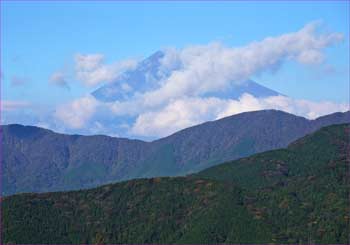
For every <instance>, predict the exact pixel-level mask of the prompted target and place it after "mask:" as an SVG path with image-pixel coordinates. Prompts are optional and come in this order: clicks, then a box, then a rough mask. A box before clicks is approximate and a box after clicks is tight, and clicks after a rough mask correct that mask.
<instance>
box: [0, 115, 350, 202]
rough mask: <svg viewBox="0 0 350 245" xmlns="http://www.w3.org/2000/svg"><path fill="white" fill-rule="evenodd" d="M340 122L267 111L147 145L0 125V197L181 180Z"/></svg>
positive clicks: (348, 118)
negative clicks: (129, 182) (130, 182)
mask: <svg viewBox="0 0 350 245" xmlns="http://www.w3.org/2000/svg"><path fill="white" fill-rule="evenodd" d="M343 122H350V112H346V113H338V114H333V115H330V116H328V117H324V118H321V119H320V120H317V119H316V120H312V121H310V120H307V119H305V118H302V117H297V116H294V115H292V114H288V113H284V112H280V111H275V110H267V111H256V112H247V113H241V114H239V115H234V116H231V117H227V118H224V119H220V120H218V121H213V122H207V123H204V124H201V125H198V126H194V127H191V128H189V129H185V130H182V131H179V132H178V133H175V134H173V135H171V136H168V137H165V138H162V139H159V140H156V141H152V142H145V141H140V140H129V139H126V138H113V137H108V136H80V135H64V134H57V133H52V131H49V130H46V129H45V130H41V129H40V128H37V127H31V126H29V127H27V128H26V127H22V128H20V129H21V130H27V131H28V130H29V131H30V129H34V131H33V132H27V131H26V133H25V136H23V132H21V130H19V132H17V130H18V127H20V126H18V125H17V126H15V127H13V126H1V130H2V133H3V152H4V155H3V175H4V176H3V194H4V195H9V194H13V193H18V192H28V191H29V192H46V191H55V190H74V189H81V188H91V187H94V186H98V185H102V184H105V183H109V182H115V181H122V180H128V179H133V178H142V177H156V176H179V175H186V174H189V173H194V172H197V171H200V170H202V169H205V168H208V167H211V166H214V165H216V164H218V163H221V162H224V161H228V160H234V159H237V158H241V157H245V156H248V155H251V154H254V153H257V152H263V151H266V150H272V149H277V148H281V147H286V146H287V145H288V144H289V143H290V142H292V141H294V140H296V139H297V138H300V137H302V136H304V135H306V134H308V133H311V132H313V131H315V130H317V129H318V128H320V127H321V126H326V125H328V124H334V123H343ZM11 128H12V129H11ZM16 128H17V130H14V129H16ZM9 129H10V130H9ZM12 131H14V132H12ZM35 132H36V133H35ZM21 135H22V136H23V137H22V136H21ZM30 135H32V136H31V137H32V138H30V137H29V136H30Z"/></svg>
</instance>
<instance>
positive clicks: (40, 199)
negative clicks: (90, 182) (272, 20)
mask: <svg viewBox="0 0 350 245" xmlns="http://www.w3.org/2000/svg"><path fill="white" fill-rule="evenodd" d="M349 133H350V125H349V124H343V125H337V126H329V127H326V128H322V129H321V130H319V131H317V132H316V133H314V134H312V135H309V136H306V137H304V138H302V139H300V140H298V141H296V142H294V143H292V144H291V145H290V146H289V147H288V148H286V149H282V150H274V151H269V152H264V153H260V154H256V155H253V156H251V157H248V158H242V159H240V160H236V161H233V162H228V163H224V164H221V165H219V166H215V167H212V168H209V169H206V170H204V171H202V172H200V173H198V174H195V175H191V176H187V177H174V178H153V179H139V180H131V181H127V182H122V183H117V184H111V185H106V186H102V187H98V188H95V189H90V190H81V191H71V192H55V193H43V194H18V195H13V196H9V197H5V198H3V200H2V228H3V229H2V233H3V234H2V235H3V242H4V243H22V244H23V243H32V244H33V243H56V244H57V243H134V244H135V243H318V244H329V243H338V244H339V243H341V244H348V243H349V234H350V232H349V231H350V230H349V217H350V215H349V213H350V208H349V189H350V188H349V181H348V180H349V165H350V161H349V155H348V152H349Z"/></svg>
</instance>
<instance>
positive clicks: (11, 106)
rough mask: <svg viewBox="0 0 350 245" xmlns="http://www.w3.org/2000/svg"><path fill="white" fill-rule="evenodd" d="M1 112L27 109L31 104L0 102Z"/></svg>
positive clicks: (10, 101)
mask: <svg viewBox="0 0 350 245" xmlns="http://www.w3.org/2000/svg"><path fill="white" fill-rule="evenodd" d="M0 104H1V110H2V111H15V110H19V109H23V108H27V107H29V106H30V105H31V104H30V103H29V102H27V101H18V100H2V101H0Z"/></svg>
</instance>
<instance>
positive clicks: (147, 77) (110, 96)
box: [92, 51, 280, 102]
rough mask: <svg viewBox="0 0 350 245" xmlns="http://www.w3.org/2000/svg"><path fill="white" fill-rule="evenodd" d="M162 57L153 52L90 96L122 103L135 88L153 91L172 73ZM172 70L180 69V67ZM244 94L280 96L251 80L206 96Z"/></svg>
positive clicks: (233, 96) (162, 54)
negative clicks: (165, 65) (163, 64)
mask: <svg viewBox="0 0 350 245" xmlns="http://www.w3.org/2000/svg"><path fill="white" fill-rule="evenodd" d="M164 56H165V53H164V52H163V51H157V52H155V53H154V54H152V55H151V56H149V57H148V58H146V59H144V60H143V61H141V62H139V63H138V65H137V66H136V68H135V69H133V70H130V71H127V72H125V73H123V74H122V75H120V76H119V77H118V78H117V79H116V80H115V81H113V82H111V83H108V84H105V85H103V86H102V87H100V88H98V89H96V90H95V91H94V92H92V95H93V96H94V97H95V98H96V99H97V100H100V101H103V102H112V101H124V100H126V99H127V98H128V97H129V96H131V93H132V91H133V88H137V91H138V92H140V93H142V92H145V91H147V90H150V89H154V88H155V87H156V86H157V85H158V83H157V81H160V80H162V79H166V78H168V77H169V76H170V74H171V72H172V70H169V69H167V70H165V69H164V67H163V66H162V62H161V61H162V59H163V58H164ZM172 69H173V70H178V69H181V65H178V66H177V67H173V68H172ZM244 93H249V94H251V95H253V96H255V97H268V96H275V95H280V94H279V93H278V92H276V91H273V90H271V89H269V88H266V87H264V86H262V85H260V84H258V83H256V82H254V81H252V80H247V81H243V82H240V83H237V82H232V86H230V87H229V88H227V89H225V90H224V91H220V92H217V93H211V94H208V96H209V95H211V96H212V95H217V96H220V97H221V98H230V99H238V98H239V97H240V96H241V95H242V94H244Z"/></svg>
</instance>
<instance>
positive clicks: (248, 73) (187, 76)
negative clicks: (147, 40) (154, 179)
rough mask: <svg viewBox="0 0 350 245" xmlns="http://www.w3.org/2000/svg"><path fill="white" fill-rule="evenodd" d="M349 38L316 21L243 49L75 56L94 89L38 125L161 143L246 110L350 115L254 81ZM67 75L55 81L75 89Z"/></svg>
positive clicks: (310, 62)
mask: <svg viewBox="0 0 350 245" xmlns="http://www.w3.org/2000/svg"><path fill="white" fill-rule="evenodd" d="M343 38H344V37H343V35H342V34H341V33H336V32H323V31H322V30H321V28H320V22H311V23H309V24H307V25H305V26H304V27H303V28H301V29H300V30H298V31H296V32H292V33H287V34H283V35H280V36H275V37H267V38H265V39H263V40H261V41H254V42H251V43H249V44H247V45H245V46H241V47H228V46H226V45H224V44H222V43H219V42H213V43H209V44H207V45H191V46H188V47H185V48H182V49H176V48H165V49H163V50H161V51H158V52H156V53H154V54H153V55H151V56H150V57H148V58H146V59H144V60H141V61H138V60H137V59H128V60H124V61H117V62H111V63H106V61H105V58H104V55H102V54H76V55H75V57H74V62H75V65H74V69H73V74H70V76H71V77H74V78H75V79H76V80H77V81H80V82H81V83H82V84H83V85H84V86H86V87H90V88H93V89H95V90H94V91H93V92H92V93H91V94H90V93H88V94H86V95H84V96H82V97H80V98H76V99H73V100H71V101H68V102H65V103H62V104H59V105H57V106H56V108H55V109H54V111H52V112H51V113H50V115H47V116H46V117H45V119H44V121H42V120H41V121H39V120H38V121H37V124H40V123H45V124H47V125H49V127H50V128H52V129H55V130H58V131H61V132H68V133H73V132H76V133H83V134H94V133H103V134H109V135H121V136H128V137H141V138H146V139H147V138H149V139H154V138H157V137H162V136H166V135H169V134H171V133H173V132H175V131H177V130H180V129H183V128H185V127H189V126H192V125H195V124H198V123H202V122H204V121H208V120H215V119H219V118H222V117H225V116H228V115H233V114H237V113H240V112H244V111H253V110H261V109H278V110H283V111H286V112H290V113H294V114H297V115H300V116H305V117H307V118H310V119H313V118H316V117H318V116H322V115H325V114H329V113H332V112H336V111H346V110H348V108H349V105H348V104H345V103H344V104H341V103H336V102H331V101H309V100H303V99H293V98H290V97H287V96H286V95H282V94H280V93H278V92H276V91H274V90H271V89H269V88H266V87H264V86H261V85H259V84H258V83H256V82H254V81H252V80H250V78H251V77H256V76H258V75H259V74H263V73H266V72H276V71H278V70H279V68H280V67H281V66H282V65H283V64H285V63H287V62H291V61H292V62H296V63H298V64H301V65H306V66H315V65H316V66H322V65H324V64H326V63H325V56H324V53H325V49H326V48H327V47H330V46H332V45H335V44H337V43H339V42H341V41H342V40H343ZM66 76H67V74H63V73H62V72H60V71H57V72H55V73H54V74H53V75H52V77H51V82H52V83H53V84H55V85H58V86H62V87H69V83H68V82H67V79H66ZM281 82H282V81H281ZM101 85H102V86H101Z"/></svg>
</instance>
